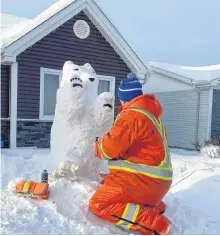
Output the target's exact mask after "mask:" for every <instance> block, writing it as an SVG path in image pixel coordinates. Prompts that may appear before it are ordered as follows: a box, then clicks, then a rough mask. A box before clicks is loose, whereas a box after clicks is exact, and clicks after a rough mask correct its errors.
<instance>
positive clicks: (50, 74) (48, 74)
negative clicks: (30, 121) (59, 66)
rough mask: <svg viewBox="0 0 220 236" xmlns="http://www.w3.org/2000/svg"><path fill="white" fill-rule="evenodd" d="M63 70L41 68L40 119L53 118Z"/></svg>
mask: <svg viewBox="0 0 220 236" xmlns="http://www.w3.org/2000/svg"><path fill="white" fill-rule="evenodd" d="M61 75H62V73H61V71H60V70H54V69H47V68H41V73H40V119H42V120H52V119H53V117H54V113H55V106H56V92H57V89H58V88H59V84H60V81H61Z"/></svg>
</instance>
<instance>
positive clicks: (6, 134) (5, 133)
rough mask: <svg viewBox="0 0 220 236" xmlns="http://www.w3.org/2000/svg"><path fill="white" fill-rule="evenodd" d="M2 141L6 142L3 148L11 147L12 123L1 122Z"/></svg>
mask: <svg viewBox="0 0 220 236" xmlns="http://www.w3.org/2000/svg"><path fill="white" fill-rule="evenodd" d="M1 141H3V142H4V146H3V148H7V147H9V142H10V121H9V120H1Z"/></svg>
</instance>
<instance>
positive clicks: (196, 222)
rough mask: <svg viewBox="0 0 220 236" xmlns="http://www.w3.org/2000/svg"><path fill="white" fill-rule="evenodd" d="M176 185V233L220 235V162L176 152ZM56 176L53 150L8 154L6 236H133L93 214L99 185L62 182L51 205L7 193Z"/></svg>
mask: <svg viewBox="0 0 220 236" xmlns="http://www.w3.org/2000/svg"><path fill="white" fill-rule="evenodd" d="M171 152H172V162H173V167H174V181H173V185H172V188H171V189H170V192H169V194H168V195H167V196H166V197H165V199H164V200H165V202H166V203H167V205H168V208H167V211H166V213H165V215H166V216H167V217H168V218H169V219H170V220H171V221H172V229H171V234H220V213H219V212H220V204H219V199H220V188H219V186H220V159H210V158H208V157H205V156H202V155H199V154H198V153H197V152H187V151H183V150H176V149H172V150H171ZM43 169H47V170H48V171H52V170H53V169H54V166H53V160H52V157H51V155H50V150H49V149H24V148H22V149H14V150H10V149H3V150H2V155H1V234H99V235H100V234H129V232H124V231H122V230H120V229H119V228H117V227H116V226H113V225H112V224H110V223H107V222H104V221H102V220H100V219H98V218H96V217H95V216H93V215H92V214H91V213H88V212H87V203H88V199H89V198H90V196H91V195H92V194H93V193H94V191H95V189H96V188H97V183H96V182H89V181H87V182H86V181H85V182H84V183H79V182H73V183H72V182H70V181H68V180H64V179H60V180H58V181H56V182H53V183H51V184H50V188H51V195H50V199H49V200H47V201H36V200H30V199H22V198H16V197H15V196H13V194H12V193H11V192H10V191H9V189H8V188H7V185H8V183H9V181H11V180H15V179H16V178H18V177H24V178H27V179H31V180H35V181H40V174H41V172H42V170H43Z"/></svg>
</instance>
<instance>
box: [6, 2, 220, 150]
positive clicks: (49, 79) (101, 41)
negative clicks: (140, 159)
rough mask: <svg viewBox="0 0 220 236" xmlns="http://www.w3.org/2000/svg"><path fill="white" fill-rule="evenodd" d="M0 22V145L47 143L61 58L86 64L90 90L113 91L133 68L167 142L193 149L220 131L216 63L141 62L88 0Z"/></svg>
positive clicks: (219, 78) (219, 72) (219, 79)
mask: <svg viewBox="0 0 220 236" xmlns="http://www.w3.org/2000/svg"><path fill="white" fill-rule="evenodd" d="M2 23H3V24H2V26H1V27H2V30H3V31H2V35H1V37H2V45H1V48H2V53H1V63H2V65H1V140H2V141H3V145H4V147H11V148H14V147H32V146H36V147H49V145H50V129H51V125H52V122H53V116H54V109H55V101H56V99H55V97H56V90H57V88H58V86H59V82H60V78H61V74H62V71H61V69H62V66H63V63H64V62H65V61H67V60H71V61H73V62H74V63H76V64H79V65H81V64H84V63H86V62H89V63H90V64H91V65H92V66H93V68H94V69H95V71H96V73H97V74H98V77H99V88H98V91H97V94H98V93H101V92H103V91H110V92H112V93H115V92H116V88H117V87H118V85H119V82H120V80H121V79H122V78H124V77H125V75H126V74H127V73H129V72H130V71H133V72H135V73H137V75H138V76H139V77H140V78H141V80H142V83H143V90H144V92H145V93H155V94H156V96H157V97H158V99H159V101H160V102H161V104H162V105H163V109H164V112H163V117H162V119H163V121H164V123H165V125H166V128H167V132H168V138H169V145H170V146H171V147H179V148H186V149H195V148H196V147H197V145H198V144H202V143H203V142H204V141H205V140H206V139H210V138H211V137H212V136H217V135H220V105H219V104H220V65H216V66H207V67H184V66H177V65H169V64H162V63H156V62H149V63H148V64H147V65H146V64H145V63H143V61H142V60H141V59H140V58H139V57H138V56H137V55H136V53H135V52H134V51H133V50H132V48H131V47H130V46H129V45H128V43H127V42H126V41H125V39H124V38H123V37H122V36H121V35H120V33H119V32H118V31H117V30H116V28H115V27H114V26H113V25H112V23H111V22H110V21H109V19H108V18H107V17H106V15H105V14H104V13H103V11H102V10H101V9H100V8H99V6H98V5H97V4H96V3H95V2H94V1H93V0H66V1H57V2H56V3H55V4H54V5H52V6H51V7H50V8H48V9H47V10H46V11H45V12H43V13H42V14H40V15H39V16H37V17H36V18H34V19H25V18H19V17H14V16H8V15H4V16H3V17H2ZM116 98H117V96H116ZM118 106H119V103H118V101H116V104H115V109H117V108H118Z"/></svg>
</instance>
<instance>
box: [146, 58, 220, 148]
mask: <svg viewBox="0 0 220 236" xmlns="http://www.w3.org/2000/svg"><path fill="white" fill-rule="evenodd" d="M149 68H151V74H150V76H149V78H148V80H147V81H146V83H145V84H144V91H145V92H146V93H155V94H156V96H157V98H158V99H159V101H160V102H161V104H162V106H163V110H164V113H163V117H162V118H163V121H164V123H165V125H166V128H167V131H168V137H169V145H170V146H172V147H181V148H186V149H195V147H196V145H197V144H200V145H201V144H203V143H204V141H205V140H209V139H210V138H211V137H213V136H220V65H214V66H206V67H185V66H176V65H169V64H162V63H156V62H150V63H149Z"/></svg>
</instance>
